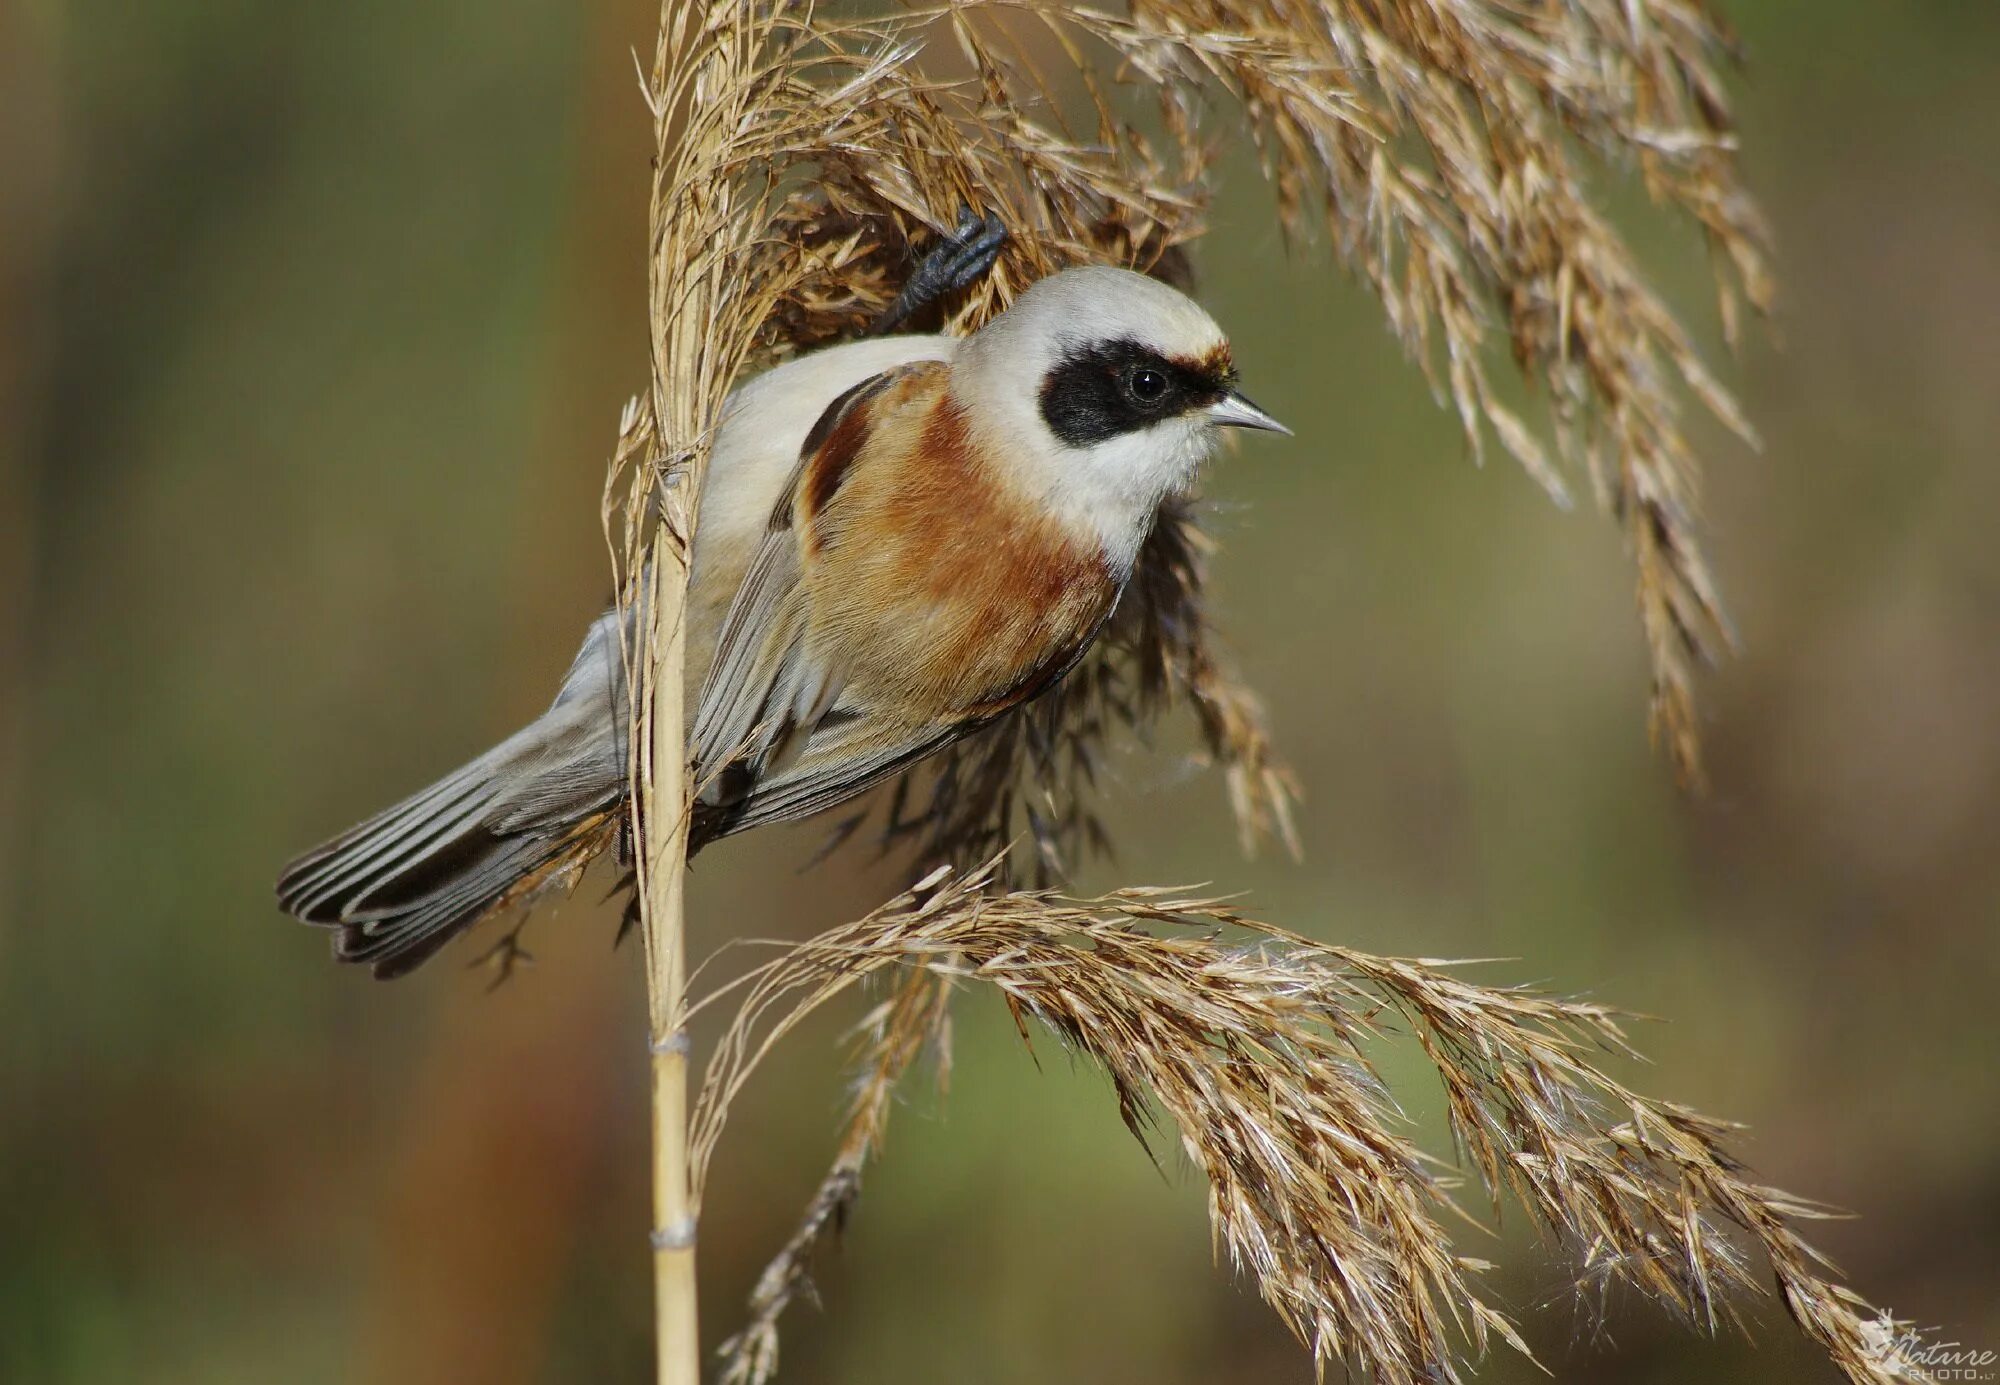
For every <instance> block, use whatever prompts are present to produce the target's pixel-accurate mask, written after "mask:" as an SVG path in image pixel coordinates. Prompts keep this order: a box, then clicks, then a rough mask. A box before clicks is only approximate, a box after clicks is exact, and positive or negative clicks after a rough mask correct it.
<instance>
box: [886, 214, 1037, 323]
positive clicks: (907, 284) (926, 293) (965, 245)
mask: <svg viewBox="0 0 2000 1385" xmlns="http://www.w3.org/2000/svg"><path fill="white" fill-rule="evenodd" d="M1006 243H1007V228H1006V227H1005V226H1003V225H1002V224H1001V222H1000V218H999V217H997V216H995V215H994V214H993V213H991V212H988V213H987V214H986V215H985V216H980V215H979V214H978V213H977V212H975V211H973V210H972V208H971V207H960V208H959V209H958V225H957V226H956V227H955V228H953V229H952V230H951V231H950V232H949V233H947V234H946V235H945V237H944V238H943V239H942V240H941V241H940V242H939V243H938V244H937V245H936V246H935V247H933V248H932V249H931V251H930V252H929V253H928V254H926V255H925V256H924V258H923V259H922V260H920V261H919V262H918V264H917V267H916V269H915V270H913V271H912V272H911V274H910V277H909V278H908V279H907V280H906V281H904V284H903V290H902V292H901V293H898V294H897V295H896V301H895V302H893V303H891V304H890V305H889V306H888V307H887V308H886V309H884V310H883V313H882V315H881V316H880V317H878V318H876V319H875V322H874V325H873V326H872V327H871V328H870V329H869V332H870V334H871V335H874V336H880V335H881V334H882V333H884V332H892V331H894V330H895V329H896V328H897V327H900V326H901V325H902V324H903V323H904V322H906V321H908V320H909V319H910V318H911V317H913V316H915V315H916V314H917V313H920V312H922V311H923V310H924V309H925V308H928V307H930V306H931V305H932V304H934V303H936V302H938V301H939V300H940V299H942V298H944V297H945V296H946V295H947V294H951V293H956V292H958V291H959V290H960V289H962V288H965V287H967V286H969V285H971V284H974V283H976V282H978V281H979V279H980V278H982V277H983V276H984V275H985V274H986V272H987V271H988V270H990V269H992V268H993V265H994V262H995V261H997V260H998V259H999V258H1000V249H1001V247H1002V246H1004V245H1006Z"/></svg>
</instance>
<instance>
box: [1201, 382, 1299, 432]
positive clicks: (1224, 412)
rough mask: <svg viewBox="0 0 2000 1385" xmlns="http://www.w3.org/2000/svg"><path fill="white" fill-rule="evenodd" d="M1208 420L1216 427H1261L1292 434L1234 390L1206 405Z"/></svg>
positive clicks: (1265, 429)
mask: <svg viewBox="0 0 2000 1385" xmlns="http://www.w3.org/2000/svg"><path fill="white" fill-rule="evenodd" d="M1208 421H1209V422H1210V423H1211V424H1213V425H1214V426H1215V427H1217V428H1261V429H1263V430H1264V431H1265V432H1267V433H1283V434H1284V435H1285V436H1286V437H1288V438H1289V437H1290V436H1292V430H1291V429H1289V428H1287V427H1286V426H1285V425H1284V424H1282V423H1280V422H1278V420H1277V419H1275V418H1272V417H1271V416H1270V415H1269V414H1267V413H1265V412H1264V411H1263V410H1262V409H1260V408H1258V407H1257V406H1256V405H1255V404H1252V403H1251V402H1250V401H1249V400H1248V399H1245V398H1244V397H1243V396H1242V395H1240V394H1238V393H1237V392H1236V391H1235V390H1231V391H1230V392H1229V393H1227V394H1225V395H1223V396H1222V398H1220V399H1218V400H1216V401H1215V402H1214V403H1213V404H1211V405H1209V406H1208Z"/></svg>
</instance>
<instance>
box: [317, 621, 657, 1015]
mask: <svg viewBox="0 0 2000 1385" xmlns="http://www.w3.org/2000/svg"><path fill="white" fill-rule="evenodd" d="M621 673H622V670H621V669H620V667H619V654H618V641H617V625H616V617H615V615H612V616H606V617H605V618H604V619H602V620H600V621H598V622H597V623H596V624H595V625H593V626H592V627H591V632H590V635H589V637H588V638H586V639H585V641H584V645H583V650H582V652H581V653H579V654H578V655H577V659H576V663H575V664H573V665H572V666H571V668H570V673H569V677H568V678H567V679H565V680H564V683H563V689H562V692H561V693H560V694H559V695H558V696H557V697H556V701H555V705H554V706H552V707H550V708H549V710H548V711H547V712H546V713H545V714H544V715H543V716H541V717H540V718H539V719H537V720H536V721H534V722H533V723H531V724H530V725H528V726H527V727H525V728H523V729H522V730H520V731H518V732H516V733H515V734H514V735H512V736H510V737H508V739H506V740H505V741H502V742H501V743H500V744H499V745H497V746H495V747H493V749H491V750H489V751H487V752H486V753H485V754H484V755H481V756H480V757H479V758H478V759H476V760H474V761H472V762H471V763H470V764H468V765H465V766H464V767H462V768H460V769H458V770H455V771H454V772H452V773H451V774H448V775H446V776H445V777H444V778H443V779H440V780H439V781H438V782H437V783H435V784H433V785H431V786H430V787H429V788H427V789H424V790H423V791H422V792H420V793H417V794H415V795H413V796H411V797H409V798H407V799H404V800H403V801H402V802H401V803H398V804H397V805H395V806H394V807H393V808H389V809H386V810H385V811H383V812H381V813H378V814H376V815H375V816H374V817H372V818H370V819H368V820H367V821H366V822H364V823H361V824H360V825H359V826H357V827H354V828H351V829H349V830H348V831H347V832H344V833H342V834H341V835H340V836H338V837H335V838H334V839H333V840H332V841H330V842H327V843H326V844H325V845H323V846H320V847H317V848H315V849H314V850H312V851H309V852H307V853H306V854H305V855H304V856H301V857H300V858H299V859H298V860H296V861H294V862H292V863H291V864H290V865H289V866H287V867H286V868H285V870H284V873H283V874H282V875H281V876H280V877H279V879H278V904H279V906H280V907H281V908H283V909H284V910H285V911H286V912H287V913H290V914H293V915H295V916H297V917H298V918H300V919H303V920H304V921H306V922H307V923H315V924H321V925H324V926H327V927H331V928H338V929H339V930H340V934H339V936H338V937H337V938H336V939H335V941H334V955H335V956H337V957H339V958H340V959H341V960H343V961H349V962H361V963H366V964H368V965H370V966H372V967H373V968H374V969H375V974H376V975H377V976H380V977H391V976H401V975H402V974H404V973H405V972H408V971H410V970H412V969H413V968H415V967H417V966H419V965H421V964H422V963H423V962H424V961H426V960H427V959H428V958H429V957H430V956H431V955H432V954H433V953H435V952H436V951H437V950H438V949H439V948H441V947H443V946H444V945H445V944H446V943H447V942H449V941H450V940H451V939H452V938H453V937H455V936H456V935H457V934H459V933H461V932H463V931H464V930H465V929H467V928H469V927H471V926H472V925H473V924H475V923H477V922H478V921H479V920H481V919H483V918H485V917H486V916H487V915H489V914H491V913H493V912H495V911H496V910H498V909H501V908H503V907H505V906H506V905H508V904H510V903H513V902H514V901H516V900H518V899H520V898H522V897H523V896H524V895H525V894H527V893H529V892H530V891H532V890H533V889H535V888H536V887H537V886H539V885H541V884H542V883H544V882H546V881H547V880H549V879H550V878H551V877H553V876H555V875H558V874H560V873H562V872H563V871H565V870H567V869H568V868H569V867H571V866H572V865H579V864H581V863H582V862H583V861H586V860H588V859H589V858H590V857H591V856H593V855H595V854H596V853H597V852H598V851H599V850H601V849H602V848H603V847H604V846H605V845H606V844H607V843H608V842H610V841H611V840H612V839H613V838H614V837H615V835H616V832H617V824H618V822H619V821H620V820H621V818H622V816H623V810H624V800H625V754H626V749H625V689H624V679H623V677H622V676H621Z"/></svg>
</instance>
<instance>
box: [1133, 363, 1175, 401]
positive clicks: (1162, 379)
mask: <svg viewBox="0 0 2000 1385" xmlns="http://www.w3.org/2000/svg"><path fill="white" fill-rule="evenodd" d="M1167 387H1168V381H1167V373H1166V372H1165V371H1163V370H1155V369H1154V368H1153V367H1151V366H1148V365H1142V366H1135V367H1133V369H1132V371H1131V372H1130V373H1129V374H1127V375H1126V377H1125V390H1126V393H1128V394H1130V395H1131V396H1132V399H1133V401H1134V402H1136V403H1139V404H1157V403H1159V402H1160V401H1161V400H1162V399H1165V398H1166V397H1167Z"/></svg>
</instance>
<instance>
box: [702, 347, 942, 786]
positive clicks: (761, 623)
mask: <svg viewBox="0 0 2000 1385" xmlns="http://www.w3.org/2000/svg"><path fill="white" fill-rule="evenodd" d="M927 364H928V363H926V365H927ZM924 368H925V367H924V366H900V367H897V368H895V369H892V370H886V371H883V372H882V373H881V374H879V375H873V376H870V377H869V378H868V379H866V380H863V381H862V382H861V383H860V384H858V385H856V386H854V387H853V388H852V389H849V390H848V391H846V392H845V393H843V394H842V395H840V397H839V398H837V399H835V400H834V401H833V402H832V403H831V404H829V405H828V406H827V407H826V410H825V412H824V413H822V414H821V415H820V418H819V421H818V422H817V423H815V424H814V425H813V427H812V431H811V432H809V433H808V434H807V435H806V440H805V444H804V446H803V447H802V448H801V449H800V455H799V464H798V467H797V469H796V470H795V471H794V472H793V473H792V479H791V481H790V483H789V484H787V485H786V486H785V488H784V490H783V491H782V492H781V494H780V498H779V501H778V505H777V508H776V509H775V510H774V511H773V512H772V514H771V520H770V523H769V525H768V526H767V527H766V529H765V533H764V537H763V541H762V542H761V544H760V545H759V547H758V549H757V553H756V556H755V557H753V558H752V559H751V560H750V566H749V568H748V570H747V571H746V572H745V573H744V577H743V584H742V586H741V587H740V588H738V590H737V593H736V597H735V599H734V600H733V601H732V602H731V604H730V607H729V613H728V615H726V616H725V617H724V618H723V622H722V629H721V631H720V632H719V633H718V635H717V636H716V649H715V660H714V663H713V664H711V665H710V667H709V672H708V680H707V682H706V683H705V684H704V685H703V687H702V690H701V696H700V698H699V699H698V701H697V703H696V709H695V719H694V733H693V736H692V738H691V741H690V745H689V751H690V756H691V758H692V760H693V762H694V766H695V782H696V785H697V788H698V791H699V792H700V793H701V794H702V796H703V797H704V798H705V799H706V800H708V801H709V802H711V803H715V802H720V801H723V800H733V799H739V798H740V797H741V796H742V793H743V791H744V789H745V787H746V785H747V784H750V783H754V782H756V781H758V780H761V779H762V778H764V777H765V775H766V774H767V773H769V771H770V770H771V769H772V768H773V767H774V766H776V765H778V764H781V763H783V762H785V761H786V760H787V759H788V758H789V757H790V755H791V752H792V751H793V750H795V749H796V748H797V747H798V745H799V743H800V738H801V736H802V735H804V734H806V733H810V732H811V730H812V729H813V727H814V726H816V725H817V724H818V722H819V721H820V719H821V718H822V717H824V716H825V715H826V714H827V712H828V711H829V710H831V708H832V707H833V705H834V703H835V702H836V700H838V698H839V696H840V692H841V687H842V683H843V679H842V676H841V670H840V669H839V668H838V667H835V666H832V665H831V664H830V663H829V662H828V661H826V660H824V659H822V658H820V657H818V656H817V655H815V653H814V652H813V650H812V649H811V648H810V647H809V643H808V641H807V638H806V635H807V619H808V615H809V612H808V609H807V603H806V594H805V591H804V588H803V585H802V583H801V577H802V574H803V569H804V564H805V562H806V561H807V558H806V554H805V551H804V546H805V541H806V535H807V530H808V527H809V525H810V522H811V519H812V516H813V515H814V514H815V513H817V512H818V511H819V510H821V509H824V508H825V506H826V504H827V502H828V501H829V500H831V499H832V497H833V494H834V492H835V491H837V490H838V489H839V487H840V483H841V481H842V479H843V478H844V476H845V475H846V472H847V469H848V468H849V467H851V466H852V465H853V464H854V462H855V460H856V458H857V456H858V455H859V452H860V450H861V446H862V443H863V442H864V441H865V438H866V436H867V432H868V429H869V426H870V421H869V404H870V402H871V401H873V400H875V399H877V398H878V397H880V396H881V395H882V394H883V392H884V391H886V390H887V389H888V388H889V387H890V386H891V385H893V384H895V383H896V382H897V381H898V380H899V379H900V378H902V377H905V376H907V375H908V374H910V373H911V372H912V371H913V370H922V369H924Z"/></svg>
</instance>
